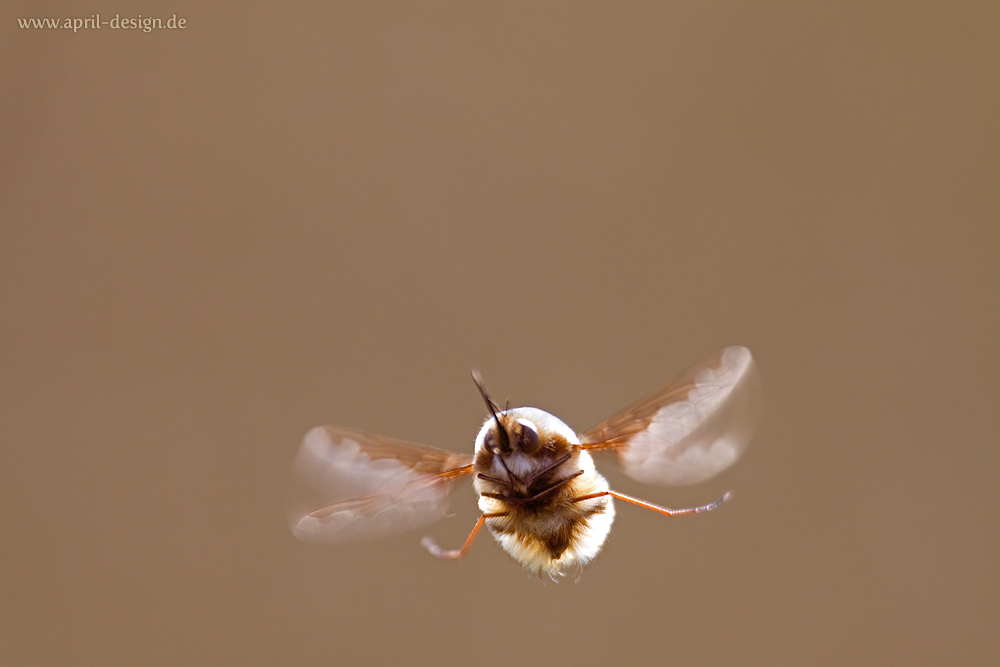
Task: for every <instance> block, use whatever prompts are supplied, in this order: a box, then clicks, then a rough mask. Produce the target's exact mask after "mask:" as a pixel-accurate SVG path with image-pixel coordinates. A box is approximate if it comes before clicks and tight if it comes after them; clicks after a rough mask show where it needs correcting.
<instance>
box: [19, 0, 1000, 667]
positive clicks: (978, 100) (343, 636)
mask: <svg viewBox="0 0 1000 667" xmlns="http://www.w3.org/2000/svg"><path fill="white" fill-rule="evenodd" d="M997 7H998V5H996V4H995V3H979V4H963V3H935V4H926V5H925V4H918V3H912V2H900V3H877V4H876V3H868V2H860V3H854V4H848V3H815V4H812V5H805V4H800V3H782V2H771V3H701V2H683V3H677V2H674V3H666V2H664V3H610V2H608V3H558V4H554V3H534V2H531V3H523V4H517V3H424V4H397V3H350V4H334V5H333V6H332V7H324V6H319V5H305V4H303V5H297V6H295V7H289V8H278V7H270V6H266V5H265V6H261V5H246V6H242V5H236V4H231V5H229V6H226V7H221V6H213V7H212V8H211V9H209V8H206V7H202V6H200V5H197V4H195V3H190V2H179V1H178V2H174V3H152V4H149V3H144V4H143V6H142V7H141V8H135V9H129V8H127V7H125V6H123V5H121V4H111V3H103V2H90V3H79V4H65V5H55V4H53V3H46V7H45V9H44V10H43V9H42V8H41V5H36V4H31V3H28V4H25V5H23V6H17V5H10V4H8V5H6V6H5V7H4V9H3V12H2V17H0V18H2V24H0V31H2V37H0V85H2V99H0V137H2V139H0V140H2V148H0V150H2V152H0V160H2V163H0V170H2V173H0V225H2V226H0V309H2V329H0V336H2V339H0V442H2V450H0V456H2V467H0V522H2V524H0V529H2V534H3V537H2V547H0V553H2V569H0V587H2V588H0V663H2V664H4V665H49V664H52V665H58V664H62V665H112V664H132V665H138V664H143V665H157V664H163V665H220V664H231V665H255V664H259V665H281V664H289V665H296V664H323V665H348V664H412V665H424V664H427V665H430V664H435V665H439V664H479V665H483V666H487V665H510V664H522V663H523V664H529V663H530V664H545V665H551V664H570V663H572V664H595V665H597V664H599V665H609V664H630V665H661V664H671V665H674V664H676V665H694V664H704V665H713V664H716V665H723V664H725V665H730V664H734V665H774V664H798V665H843V664H872V665H882V664H889V663H896V664H966V665H986V664H996V663H997V661H998V660H1000V640H998V636H997V632H998V617H1000V595H998V590H1000V587H998V583H1000V576H998V567H997V563H998V562H1000V539H998V535H1000V532H998V529H997V524H998V501H1000V493H998V491H997V481H996V480H997V474H998V472H1000V470H998V469H1000V449H998V431H1000V429H998V419H997V407H996V406H997V401H998V399H1000V390H998V386H1000V385H998V379H997V378H998V377H1000V354H998V342H1000V321H998V320H1000V318H998V313H1000V308H998V306H1000V299H998V296H1000V271H998V266H1000V229H998V214H1000V194H998V193H1000V187H998V185H1000V179H998V176H1000V150H998V148H1000V146H998V144H1000V123H998V119H1000V103H998V102H1000V96H998V88H1000V86H998V80H1000V67H998V65H1000V46H998V43H1000V40H998V35H1000V11H998V9H997ZM95 12H101V13H102V17H103V18H105V19H107V18H108V17H110V16H113V14H114V13H115V12H121V13H122V14H124V15H129V16H133V15H136V14H139V13H142V14H144V15H153V16H166V17H169V16H170V15H171V14H172V13H177V14H178V15H179V16H181V17H184V18H186V19H187V21H188V27H187V28H186V29H185V30H184V31H174V32H167V31H163V32H154V33H149V34H146V33H143V32H138V31H127V32H126V31H113V30H110V29H108V28H105V29H102V30H91V31H81V32H78V33H76V34H73V33H72V32H65V31H27V30H20V29H18V27H17V24H16V21H15V18H16V17H18V16H20V17H29V16H39V15H43V16H63V17H66V16H70V17H73V16H78V17H86V16H90V15H91V14H93V13H95ZM731 343H741V344H745V345H748V346H750V347H751V348H752V349H753V350H754V352H755V354H756V356H757V358H758V362H759V364H760V368H761V373H762V376H763V381H764V385H765V400H766V408H765V419H764V422H763V424H762V427H761V429H760V431H759V433H758V435H757V437H756V439H755V440H754V443H753V445H752V446H751V448H750V449H749V450H748V452H747V455H746V456H745V457H744V459H743V461H742V462H741V463H740V464H739V465H738V466H736V467H735V468H734V469H733V470H731V471H729V472H727V473H725V474H724V475H721V476H720V477H719V478H718V479H716V480H713V481H712V482H710V483H707V484H703V485H700V486H697V487H692V488H685V489H666V488H651V487H645V486H642V485H640V484H638V483H635V482H632V481H630V480H628V479H626V478H623V477H622V476H621V475H620V474H617V473H616V472H615V471H614V465H613V463H610V462H605V463H604V464H603V467H602V469H604V470H608V471H609V473H608V474H609V476H610V478H611V480H612V483H613V484H614V485H615V486H616V487H618V488H619V489H621V490H622V491H624V492H626V493H633V494H636V495H639V496H641V497H644V498H647V499H649V500H652V501H654V502H660V503H664V504H669V505H675V506H677V505H684V504H688V503H700V502H706V501H708V500H711V499H713V498H715V497H717V496H718V495H719V494H721V493H722V492H723V491H725V490H727V489H733V490H734V491H735V499H734V501H733V502H732V503H731V504H729V505H728V506H727V507H726V508H725V509H724V510H723V511H720V512H718V513H715V514H712V515H707V516H703V517H698V518H694V519H677V520H665V519H663V518H661V517H657V516H655V515H653V514H651V513H647V512H643V511H642V510H640V509H638V508H629V507H622V508H620V512H619V519H618V521H617V523H616V525H615V531H614V533H613V535H612V538H611V540H610V541H609V543H608V546H607V548H606V549H605V551H604V553H603V554H602V555H601V557H600V558H599V559H598V561H597V562H595V563H594V564H593V565H591V566H590V567H589V568H588V569H587V570H586V572H585V573H584V576H583V578H582V579H581V580H580V581H579V582H578V583H576V584H573V583H570V584H563V585H558V586H557V585H553V584H551V583H550V584H547V585H544V584H541V583H539V582H538V581H535V580H533V579H532V578H531V577H529V576H527V575H525V574H524V573H523V572H522V571H521V570H520V569H519V567H518V566H517V565H516V564H515V563H514V562H513V561H511V560H510V559H509V558H508V557H507V556H506V555H505V554H504V553H503V552H501V551H500V550H499V548H498V547H496V546H495V545H494V544H493V543H492V542H491V540H490V539H489V538H488V537H487V538H485V539H481V540H480V541H479V542H478V543H477V544H476V545H475V547H474V548H473V550H472V552H471V554H470V555H469V557H468V558H467V559H466V560H465V561H462V562H458V563H446V562H441V561H437V560H435V559H433V558H431V557H429V556H428V555H427V554H426V553H425V552H424V551H423V550H422V549H421V547H420V545H419V537H420V535H421V534H422V533H415V534H408V535H404V536H401V537H398V538H395V539H389V540H385V541H383V542H378V543H373V544H366V545H359V546H350V547H345V548H325V549H324V548H317V547H311V546H308V545H305V544H302V543H299V542H296V541H295V540H294V539H292V537H291V536H290V534H289V532H288V529H287V527H286V525H285V519H284V509H283V499H282V498H283V494H284V492H285V485H286V482H287V475H288V470H289V466H290V462H291V459H292V457H293V455H294V452H295V450H296V448H297V446H298V443H299V441H300V439H301V437H302V435H303V434H304V433H305V431H306V430H307V429H309V428H310V427H312V426H314V425H316V424H319V423H324V422H329V423H342V424H346V425H353V426H357V427H361V428H365V429H368V430H371V431H375V432H380V433H384V434H386V435H391V436H395V437H399V438H405V439H410V440H414V441H417V442H425V443H428V444H435V445H438V446H441V447H444V448H449V449H453V450H456V451H470V450H471V446H472V439H473V437H474V435H475V433H476V430H477V428H478V427H479V424H480V422H481V420H482V419H483V417H484V415H483V409H482V404H481V402H480V399H479V397H478V396H477V394H476V392H475V390H474V388H473V385H472V383H471V382H470V381H469V378H468V371H469V369H470V368H472V367H478V368H480V369H481V370H482V371H483V373H484V375H485V377H486V379H487V382H488V384H489V386H490V387H491V389H492V390H493V392H494V393H495V394H497V395H498V397H500V398H501V400H502V399H503V398H505V397H507V396H509V397H510V398H511V400H512V401H513V403H514V404H529V405H536V406H538V407H542V408H545V409H548V410H550V411H552V412H554V413H556V414H558V415H559V416H561V417H562V418H563V419H565V420H566V421H567V422H568V423H569V424H571V425H573V426H574V427H576V428H578V429H580V430H582V429H584V428H586V427H588V426H591V425H593V424H594V423H595V422H597V421H599V420H600V419H602V418H603V417H605V416H607V414H608V413H610V412H611V411H612V410H614V409H616V408H618V407H621V406H622V405H624V404H625V403H627V402H629V401H631V400H632V399H634V398H636V397H638V396H639V395H641V394H643V393H645V392H647V391H649V390H651V389H653V388H655V387H656V386H657V385H659V384H661V383H663V382H664V381H666V380H667V379H669V378H670V377H671V376H672V375H673V374H674V373H675V372H677V371H679V370H680V369H682V368H683V367H684V366H686V365H687V364H688V363H690V362H692V361H694V360H695V359H697V358H699V357H700V356H702V355H703V354H705V353H707V352H709V351H711V350H712V349H714V348H716V347H719V346H721V345H725V344H731ZM453 508H454V511H455V517H454V518H452V519H450V520H448V521H445V522H442V523H441V524H439V525H437V526H434V527H433V528H431V529H430V530H429V531H426V532H429V533H430V534H432V535H434V536H435V537H436V538H437V539H438V540H439V541H440V542H441V543H442V544H445V545H447V546H457V545H458V544H459V543H460V542H461V540H462V539H463V538H464V536H465V535H466V533H467V531H468V529H469V528H470V527H471V525H472V522H473V521H474V518H475V515H476V513H475V509H474V496H473V493H472V491H471V489H469V488H468V487H464V488H461V489H460V490H459V491H458V492H457V495H456V498H455V502H454V503H453Z"/></svg>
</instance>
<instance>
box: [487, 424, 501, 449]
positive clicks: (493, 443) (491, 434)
mask: <svg viewBox="0 0 1000 667" xmlns="http://www.w3.org/2000/svg"><path fill="white" fill-rule="evenodd" d="M483 445H484V446H485V447H486V451H488V452H493V453H494V454H496V453H497V451H499V449H500V448H499V447H497V432H496V429H492V428H491V429H490V430H489V431H487V432H486V437H485V438H484V439H483Z"/></svg>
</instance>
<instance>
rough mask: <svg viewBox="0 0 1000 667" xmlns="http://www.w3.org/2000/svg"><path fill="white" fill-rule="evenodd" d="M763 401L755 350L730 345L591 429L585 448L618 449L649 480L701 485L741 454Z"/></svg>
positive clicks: (626, 465)
mask: <svg viewBox="0 0 1000 667" xmlns="http://www.w3.org/2000/svg"><path fill="white" fill-rule="evenodd" d="M762 403H763V400H762V395H761V386H760V378H759V377H758V375H757V368H756V366H755V364H754V361H753V356H752V355H751V354H750V350H748V349H747V348H745V347H738V346H734V347H726V348H723V349H721V350H717V351H716V352H713V353H712V354H710V355H708V356H707V357H705V358H704V359H702V360H701V361H699V362H698V363H696V364H694V365H693V366H691V367H690V368H688V369H687V370H685V371H684V372H683V373H681V375H680V376H679V377H678V378H677V379H675V380H674V381H673V382H671V383H670V384H668V385H667V386H665V387H663V388H662V389H660V390H659V391H657V392H656V393H654V394H652V395H650V396H648V397H647V398H644V399H642V400H640V401H639V402H637V403H635V404H633V405H630V406H629V407H627V408H625V409H624V410H622V411H621V412H618V413H617V414H615V415H614V416H612V417H610V418H608V419H606V420H605V421H603V422H601V423H600V424H598V425H597V426H595V427H594V428H592V429H590V430H589V431H587V432H586V433H584V434H583V435H582V436H581V438H580V441H581V442H582V443H583V448H584V449H613V450H615V451H616V452H617V454H618V460H619V462H620V463H621V465H622V468H623V469H624V471H625V473H626V474H627V475H629V476H630V477H633V478H635V479H637V480H639V481H640V482H646V483H647V484H675V485H679V484H695V483H697V482H701V481H704V480H706V479H708V478H709V477H712V476H713V475H715V474H717V473H719V472H721V471H723V470H725V469H726V468H728V467H729V466H731V465H732V464H733V463H734V462H735V461H736V459H738V458H739V456H740V454H742V453H743V450H744V449H746V446H747V445H748V444H749V443H750V438H751V437H752V436H753V433H754V431H755V430H756V428H757V422H758V420H759V418H760V412H761V406H762Z"/></svg>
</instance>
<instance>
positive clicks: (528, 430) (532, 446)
mask: <svg viewBox="0 0 1000 667" xmlns="http://www.w3.org/2000/svg"><path fill="white" fill-rule="evenodd" d="M517 425H518V429H517V431H518V433H517V446H518V449H520V450H521V451H522V452H524V453H525V454H531V453H533V452H534V451H535V450H536V449H538V445H540V444H541V439H540V438H539V437H538V429H536V428H535V425H534V424H532V423H531V422H530V421H528V420H527V419H518V420H517Z"/></svg>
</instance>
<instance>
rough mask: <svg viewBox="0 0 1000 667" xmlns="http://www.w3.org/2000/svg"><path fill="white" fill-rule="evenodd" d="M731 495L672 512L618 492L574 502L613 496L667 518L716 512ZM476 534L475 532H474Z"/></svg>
mask: <svg viewBox="0 0 1000 667" xmlns="http://www.w3.org/2000/svg"><path fill="white" fill-rule="evenodd" d="M730 495H731V494H730V493H728V492H727V493H726V495H724V496H722V497H721V498H719V499H718V500H716V501H715V502H713V503H709V504H707V505H701V506H700V507H685V508H684V509H679V510H672V509H668V508H666V507H660V506H659V505H654V504H653V503H647V502H646V501H645V500H639V499H638V498H633V497H632V496H626V495H625V494H624V493H618V492H617V491H601V492H600V493H591V494H588V495H586V496H580V497H579V498H574V499H573V502H574V503H578V502H581V501H583V500H590V499H591V498H600V497H601V496H611V497H612V498H618V499H619V500H625V501H628V502H630V503H633V504H635V505H638V506H639V507H645V508H646V509H648V510H653V511H654V512H659V513H660V514H665V515H666V516H678V515H681V514H698V513H700V512H708V511H711V510H714V509H715V508H716V507H718V506H719V505H721V504H722V503H724V502H726V501H727V500H729V496H730ZM473 532H475V531H473Z"/></svg>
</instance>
